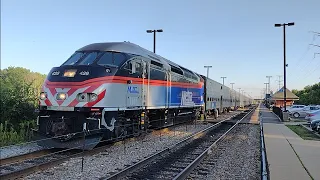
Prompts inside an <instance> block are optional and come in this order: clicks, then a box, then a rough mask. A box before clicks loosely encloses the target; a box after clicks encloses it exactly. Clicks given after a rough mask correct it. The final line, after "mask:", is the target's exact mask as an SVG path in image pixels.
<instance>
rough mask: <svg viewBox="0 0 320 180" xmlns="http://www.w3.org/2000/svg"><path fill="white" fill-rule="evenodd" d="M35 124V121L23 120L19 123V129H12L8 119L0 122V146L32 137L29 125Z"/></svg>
mask: <svg viewBox="0 0 320 180" xmlns="http://www.w3.org/2000/svg"><path fill="white" fill-rule="evenodd" d="M34 126H35V121H34V120H30V121H24V122H21V123H20V124H19V130H18V131H17V130H15V129H13V127H10V125H9V124H8V121H5V122H4V123H0V139H1V141H0V147H1V146H7V145H12V144H17V143H21V142H24V141H28V140H30V139H31V137H32V131H31V127H34Z"/></svg>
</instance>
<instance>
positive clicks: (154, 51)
mask: <svg viewBox="0 0 320 180" xmlns="http://www.w3.org/2000/svg"><path fill="white" fill-rule="evenodd" d="M156 32H163V30H162V29H157V30H147V33H153V53H156Z"/></svg>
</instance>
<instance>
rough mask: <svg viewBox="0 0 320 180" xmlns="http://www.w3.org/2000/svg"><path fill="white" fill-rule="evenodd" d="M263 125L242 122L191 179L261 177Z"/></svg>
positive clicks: (203, 162) (213, 151)
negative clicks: (260, 126) (261, 128)
mask: <svg viewBox="0 0 320 180" xmlns="http://www.w3.org/2000/svg"><path fill="white" fill-rule="evenodd" d="M260 155H261V153H260V128H259V125H253V124H239V125H238V126H237V127H235V129H234V130H233V132H232V133H230V134H229V135H227V137H226V138H225V139H224V140H223V141H221V142H220V143H218V144H217V146H216V148H214V149H212V151H211V152H210V155H209V156H207V157H206V158H205V159H204V160H203V161H202V163H200V165H198V166H197V167H196V168H195V169H194V170H193V172H192V173H191V174H190V175H189V177H188V178H187V179H192V180H195V179H248V180H251V179H260V177H261V174H260V172H261V160H260Z"/></svg>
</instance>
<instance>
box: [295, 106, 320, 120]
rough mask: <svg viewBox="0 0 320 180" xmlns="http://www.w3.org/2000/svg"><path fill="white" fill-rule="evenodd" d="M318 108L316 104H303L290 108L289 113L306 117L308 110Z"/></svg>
mask: <svg viewBox="0 0 320 180" xmlns="http://www.w3.org/2000/svg"><path fill="white" fill-rule="evenodd" d="M315 110H320V107H317V106H316V105H313V106H305V107H304V108H302V109H301V108H294V109H290V111H289V115H292V116H293V117H295V118H298V117H306V116H307V113H308V112H311V111H315Z"/></svg>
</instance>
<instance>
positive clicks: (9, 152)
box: [0, 143, 44, 159]
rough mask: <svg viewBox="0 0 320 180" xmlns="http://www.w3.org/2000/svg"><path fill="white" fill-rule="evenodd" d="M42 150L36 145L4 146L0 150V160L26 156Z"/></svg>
mask: <svg viewBox="0 0 320 180" xmlns="http://www.w3.org/2000/svg"><path fill="white" fill-rule="evenodd" d="M42 149H44V148H43V147H41V146H38V145H37V144H36V143H25V144H19V145H12V146H5V147H1V148H0V159H4V158H8V157H13V156H18V155H23V154H28V153H31V152H34V151H39V150H42Z"/></svg>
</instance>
